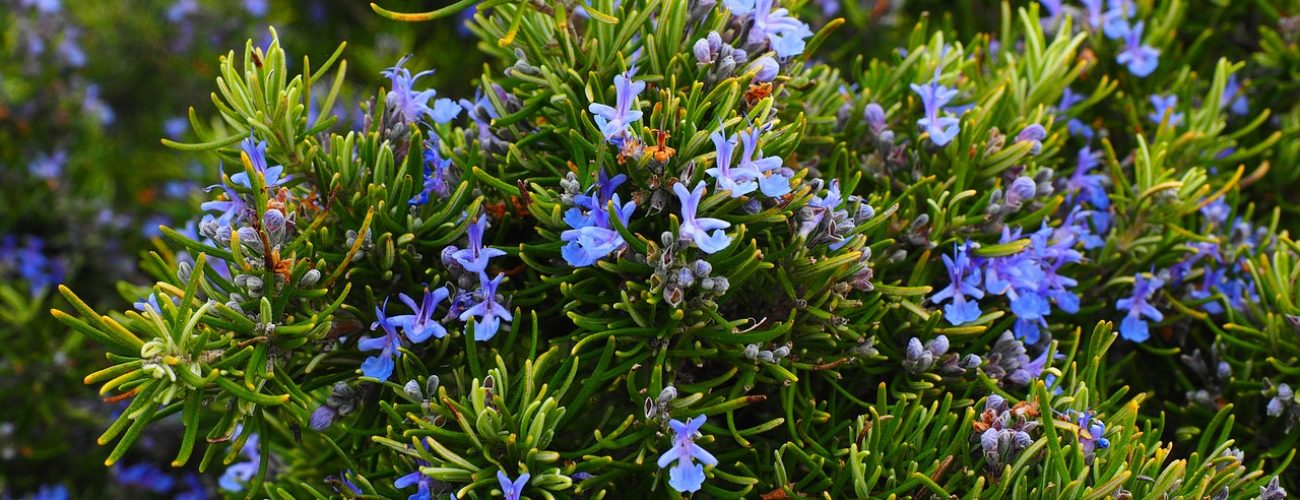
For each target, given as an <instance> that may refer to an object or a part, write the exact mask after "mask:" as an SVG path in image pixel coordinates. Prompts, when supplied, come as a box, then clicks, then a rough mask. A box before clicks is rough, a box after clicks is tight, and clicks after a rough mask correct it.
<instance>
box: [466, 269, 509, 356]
mask: <svg viewBox="0 0 1300 500" xmlns="http://www.w3.org/2000/svg"><path fill="white" fill-rule="evenodd" d="M478 276H479V291H478V295H479V302H478V303H477V304H474V305H473V306H471V307H470V308H468V309H466V310H465V311H464V312H462V313H460V320H461V321H469V320H470V318H476V319H474V323H473V326H474V340H476V341H479V342H483V341H486V340H491V339H492V337H495V336H496V334H497V330H498V329H500V327H501V320H502V319H504V320H506V321H510V320H512V319H514V316H512V315H511V314H510V310H509V309H506V308H505V306H502V305H501V304H500V303H498V302H497V288H498V287H500V286H501V279H502V278H505V276H506V275H505V274H504V273H499V274H497V276H496V277H495V278H492V279H488V277H487V274H486V273H483V272H480V273H479V275H478Z"/></svg>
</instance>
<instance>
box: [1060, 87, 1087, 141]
mask: <svg viewBox="0 0 1300 500" xmlns="http://www.w3.org/2000/svg"><path fill="white" fill-rule="evenodd" d="M1080 102H1083V96H1081V95H1079V94H1076V93H1074V91H1073V90H1070V88H1069V87H1066V88H1065V91H1064V92H1062V93H1061V102H1059V103H1057V104H1056V110H1057V111H1060V112H1065V111H1068V110H1069V109H1070V108H1072V107H1074V105H1075V104H1078V103H1080ZM1065 126H1066V128H1067V129H1068V130H1069V131H1070V134H1071V135H1077V136H1080V137H1083V138H1084V139H1087V140H1092V136H1093V135H1094V132H1093V130H1092V127H1090V126H1088V124H1086V123H1083V120H1080V119H1078V118H1071V119H1070V121H1068V122H1066V124H1065Z"/></svg>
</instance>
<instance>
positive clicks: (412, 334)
mask: <svg viewBox="0 0 1300 500" xmlns="http://www.w3.org/2000/svg"><path fill="white" fill-rule="evenodd" d="M448 295H449V292H448V291H447V288H446V287H439V288H435V289H433V290H429V289H428V288H425V289H424V298H423V299H422V300H421V301H420V303H419V304H418V305H417V304H416V303H415V300H414V299H412V298H411V297H410V296H408V295H406V294H404V293H403V294H398V298H399V299H400V300H401V301H402V302H403V303H405V304H406V305H407V307H410V308H411V311H413V312H414V313H415V314H403V315H399V316H393V317H392V318H389V320H388V321H390V322H392V324H393V325H396V326H400V327H402V331H403V332H404V333H406V338H408V339H410V340H411V342H414V343H416V344H418V343H420V342H424V341H425V340H427V339H428V338H429V337H431V336H432V337H435V338H443V337H444V336H446V335H447V329H446V328H443V326H442V324H440V323H438V321H437V320H435V319H433V313H434V311H435V310H436V309H437V308H438V303H440V302H442V301H443V300H446V299H447V296H448Z"/></svg>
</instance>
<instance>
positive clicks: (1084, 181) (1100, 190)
mask: <svg viewBox="0 0 1300 500" xmlns="http://www.w3.org/2000/svg"><path fill="white" fill-rule="evenodd" d="M1100 161H1101V152H1100V151H1097V152H1094V151H1092V149H1091V148H1089V147H1088V146H1084V147H1082V148H1080V149H1079V154H1078V157H1077V159H1076V162H1077V163H1078V165H1077V166H1075V167H1074V173H1073V174H1071V175H1070V178H1069V179H1068V180H1066V181H1065V191H1066V192H1068V193H1070V194H1072V195H1077V196H1079V197H1081V198H1082V199H1083V201H1086V202H1088V203H1089V204H1091V205H1092V206H1093V208H1099V209H1106V208H1108V207H1110V195H1109V194H1108V193H1107V192H1106V183H1107V182H1109V180H1110V178H1109V177H1107V176H1106V175H1104V174H1092V173H1089V172H1091V171H1092V169H1093V168H1095V167H1096V166H1097V165H1098V162H1100Z"/></svg>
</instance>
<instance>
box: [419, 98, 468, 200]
mask: <svg viewBox="0 0 1300 500" xmlns="http://www.w3.org/2000/svg"><path fill="white" fill-rule="evenodd" d="M456 109H457V110H459V109H460V108H456ZM450 168H451V158H443V157H442V154H441V153H440V152H439V151H438V141H437V140H434V139H430V140H428V141H425V145H424V188H423V189H421V190H420V193H419V194H417V195H415V196H412V197H411V201H409V202H407V203H408V204H410V205H424V204H426V203H428V202H429V194H430V193H432V194H436V195H438V198H443V199H446V198H447V196H450V195H451V185H450V184H449V183H448V178H447V171H448V170H449V169H450Z"/></svg>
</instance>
